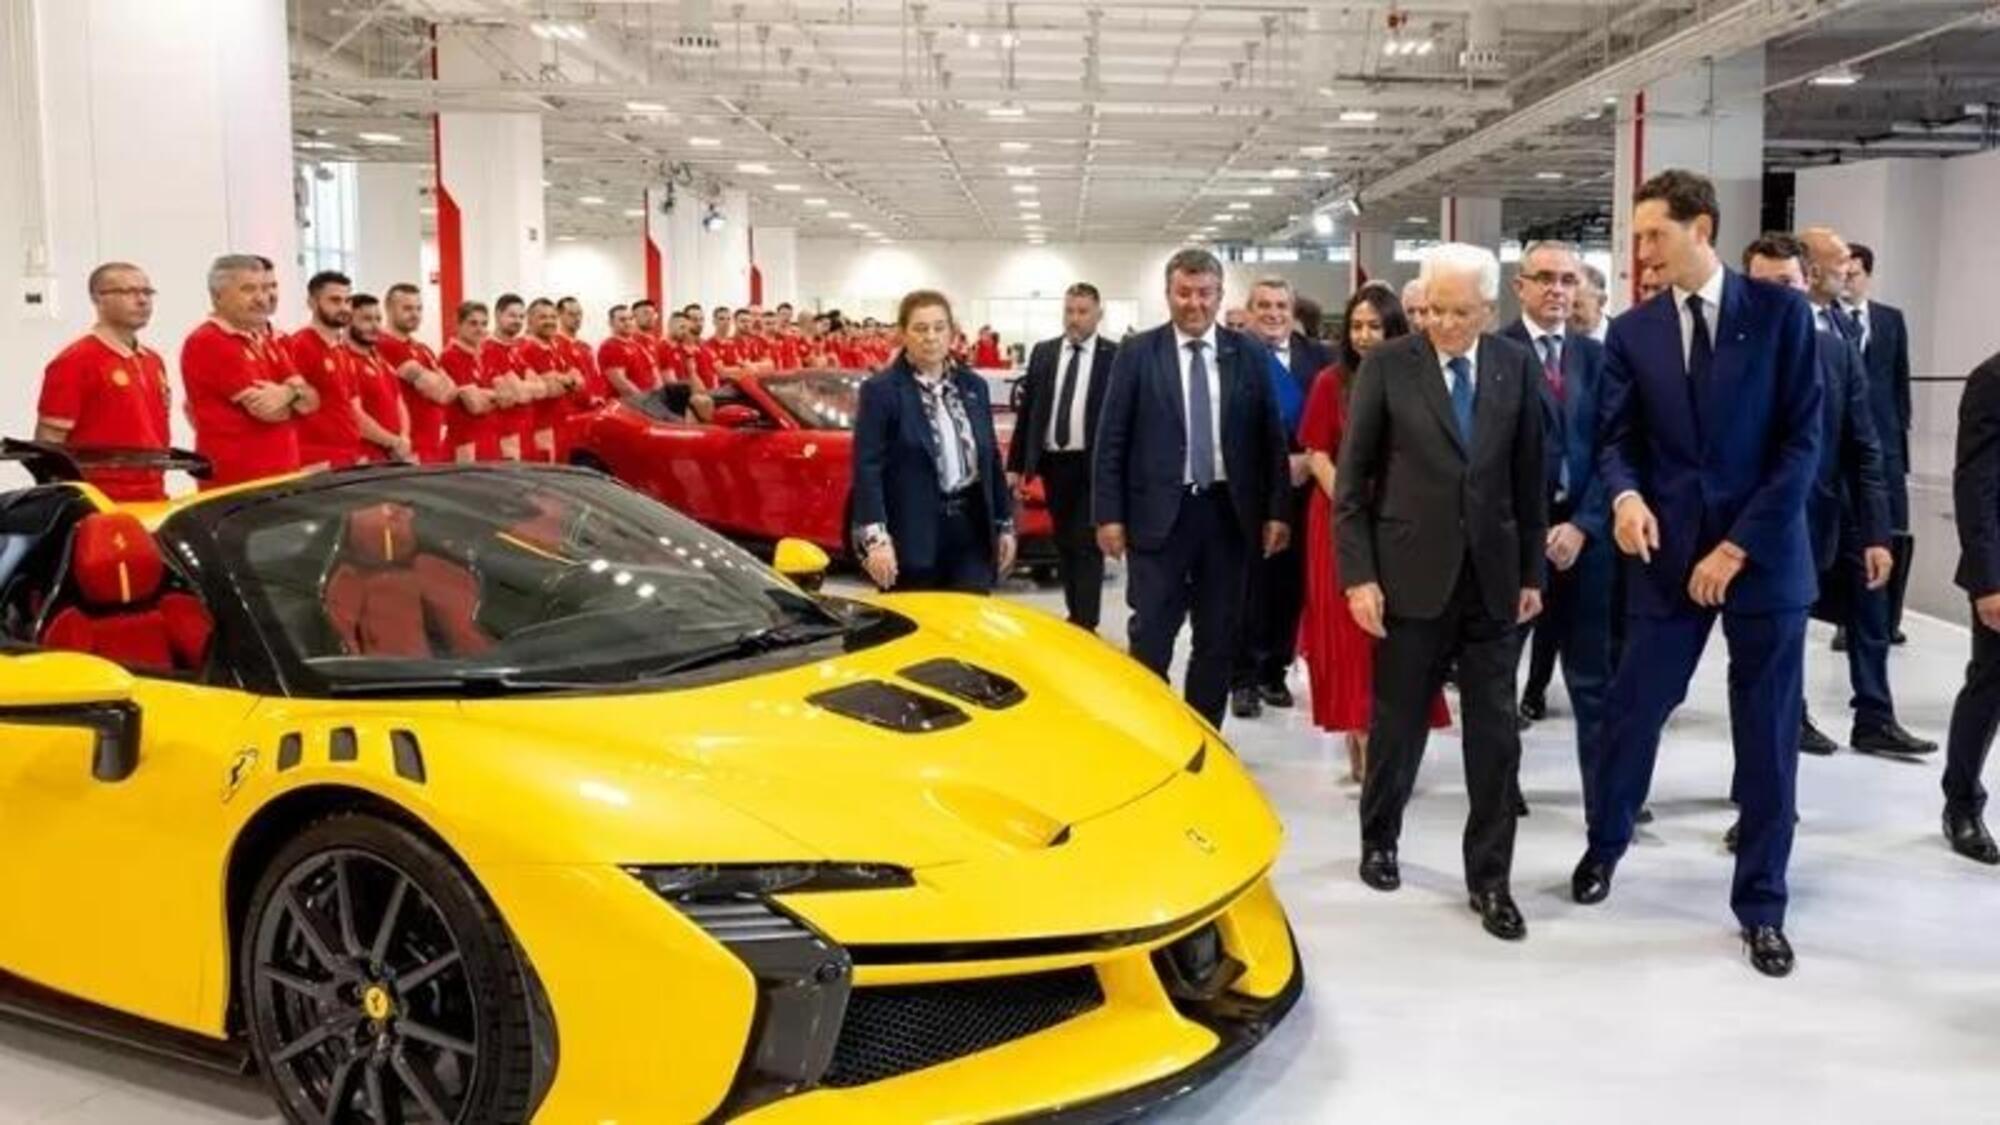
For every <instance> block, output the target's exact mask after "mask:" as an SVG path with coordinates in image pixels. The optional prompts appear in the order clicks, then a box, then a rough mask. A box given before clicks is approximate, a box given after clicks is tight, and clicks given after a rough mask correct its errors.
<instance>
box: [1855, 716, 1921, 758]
mask: <svg viewBox="0 0 2000 1125" xmlns="http://www.w3.org/2000/svg"><path fill="white" fill-rule="evenodd" d="M1847 744H1848V745H1849V746H1852V747H1854V748H1855V749H1856V750H1859V751H1861V752H1862V753H1863V754H1889V755H1893V756H1895V757H1899V758H1902V757H1915V756H1916V755H1919V754H1935V753H1937V748H1938V746H1937V743H1935V742H1932V741H1931V740H1929V739H1927V738H1918V737H1917V736H1916V735H1914V734H1911V733H1910V732H1909V731H1906V730H1904V729H1903V727H1902V724H1900V723H1898V722H1896V720H1894V719H1890V720H1889V721H1888V722H1886V723H1883V724H1881V725H1879V726H1871V727H1869V728H1867V729H1865V730H1864V729H1862V728H1861V727H1858V726H1857V727H1855V728H1854V729H1853V730H1852V731H1849V732H1848V735H1847Z"/></svg>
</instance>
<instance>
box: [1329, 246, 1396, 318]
mask: <svg viewBox="0 0 2000 1125" xmlns="http://www.w3.org/2000/svg"><path fill="white" fill-rule="evenodd" d="M1348 247H1349V259H1350V260H1349V262H1348V270H1347V276H1348V285H1347V291H1348V292H1349V293H1352V292H1354V291H1355V290H1356V289H1359V288H1361V286H1362V284H1363V283H1365V282H1369V281H1388V282H1392V283H1393V280H1394V278H1393V274H1394V273H1395V269H1396V232H1394V231H1387V230H1361V229H1359V228H1356V229H1355V230H1353V231H1351V232H1350V233H1349V235H1348ZM1328 311H1329V312H1331V311H1333V310H1328Z"/></svg>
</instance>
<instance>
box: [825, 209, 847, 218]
mask: <svg viewBox="0 0 2000 1125" xmlns="http://www.w3.org/2000/svg"><path fill="white" fill-rule="evenodd" d="M826 217H827V218H829V219H849V218H853V216H852V215H849V214H848V213H847V212H845V211H828V212H827V213H826Z"/></svg>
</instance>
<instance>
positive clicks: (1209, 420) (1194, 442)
mask: <svg viewBox="0 0 2000 1125" xmlns="http://www.w3.org/2000/svg"><path fill="white" fill-rule="evenodd" d="M1207 346H1208V341H1206V340H1189V341H1188V342H1187V348H1188V395H1187V430H1188V478H1189V479H1190V480H1192V481H1193V482H1194V486H1195V487H1196V488H1207V487H1208V486H1209V485H1211V484H1214V483H1215V421H1214V419H1215V410H1214V408H1213V407H1211V406H1210V405H1209V401H1208V364H1207V363H1205V362H1203V360H1202V358H1201V352H1202V349H1203V348H1205V347H1207Z"/></svg>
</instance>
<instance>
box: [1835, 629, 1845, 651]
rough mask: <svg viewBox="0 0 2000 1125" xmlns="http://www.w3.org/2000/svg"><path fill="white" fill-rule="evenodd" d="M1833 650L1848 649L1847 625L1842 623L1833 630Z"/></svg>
mask: <svg viewBox="0 0 2000 1125" xmlns="http://www.w3.org/2000/svg"><path fill="white" fill-rule="evenodd" d="M1833 651H1835V652H1846V651H1847V626H1845V625H1842V626H1840V627H1839V628H1837V629H1835V630H1834V631H1833Z"/></svg>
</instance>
